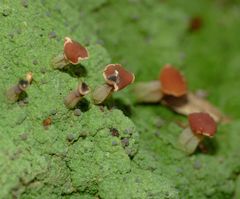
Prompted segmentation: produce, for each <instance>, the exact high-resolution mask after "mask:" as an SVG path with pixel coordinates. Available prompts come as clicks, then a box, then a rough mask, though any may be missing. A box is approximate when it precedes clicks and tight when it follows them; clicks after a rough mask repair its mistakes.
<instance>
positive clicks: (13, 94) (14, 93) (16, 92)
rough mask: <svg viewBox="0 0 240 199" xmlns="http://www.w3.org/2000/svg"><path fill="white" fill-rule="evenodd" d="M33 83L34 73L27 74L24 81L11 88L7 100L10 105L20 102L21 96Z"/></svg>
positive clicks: (7, 93)
mask: <svg viewBox="0 0 240 199" xmlns="http://www.w3.org/2000/svg"><path fill="white" fill-rule="evenodd" d="M31 83H32V73H31V72H29V73H27V75H26V77H25V78H24V79H21V80H19V82H18V83H17V84H16V85H14V86H12V87H11V88H9V89H8V90H7V92H6V96H7V100H8V102H9V103H14V102H16V101H18V100H19V98H20V96H21V94H22V93H23V92H25V91H26V90H27V88H28V86H29V85H30V84H31Z"/></svg>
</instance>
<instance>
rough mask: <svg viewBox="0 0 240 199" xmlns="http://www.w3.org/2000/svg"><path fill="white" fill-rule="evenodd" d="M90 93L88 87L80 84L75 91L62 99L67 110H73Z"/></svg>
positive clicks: (82, 83)
mask: <svg viewBox="0 0 240 199" xmlns="http://www.w3.org/2000/svg"><path fill="white" fill-rule="evenodd" d="M89 92H90V89H89V87H88V85H87V84H86V83H84V82H81V83H80V84H79V85H78V87H77V89H76V90H73V91H71V92H70V93H69V94H68V96H67V97H66V98H65V99H64V104H65V106H66V107H67V108H69V109H73V108H74V107H75V106H76V105H77V103H78V102H80V101H81V100H82V98H83V97H84V96H85V95H87V94H88V93H89Z"/></svg>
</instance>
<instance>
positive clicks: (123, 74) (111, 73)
mask: <svg viewBox="0 0 240 199" xmlns="http://www.w3.org/2000/svg"><path fill="white" fill-rule="evenodd" d="M103 76H104V79H105V80H106V82H107V84H109V85H112V86H113V87H114V91H119V90H121V89H123V88H125V87H126V86H128V85H129V84H131V83H133V82H134V80H135V76H134V74H133V73H131V72H128V71H127V70H126V69H125V68H123V67H122V65H121V64H109V65H107V66H106V68H105V70H104V72H103Z"/></svg>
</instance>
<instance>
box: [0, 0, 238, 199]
mask: <svg viewBox="0 0 240 199" xmlns="http://www.w3.org/2000/svg"><path fill="white" fill-rule="evenodd" d="M239 9H240V8H239V4H237V3H234V4H233V3H228V2H225V4H224V2H223V1H215V2H214V3H209V2H208V1H206V2H205V1H203V2H201V3H197V6H196V5H195V4H194V3H189V4H187V5H183V4H182V3H180V2H178V1H177V0H171V1H169V2H168V3H166V2H165V1H163V2H161V1H157V0H141V1H140V0H139V1H138V0H131V1H130V0H129V1H127V0H124V1H113V0H101V1H99V0H91V1H84V0H71V1H64V0H60V1H57V0H51V1H46V0H36V1H33V0H28V1H27V0H21V1H11V0H1V1H0V25H1V31H0V39H1V45H0V63H1V72H0V79H1V84H0V90H1V92H0V104H1V107H0V108H1V111H0V118H1V119H0V185H1V190H0V198H24V199H25V198H26V199H27V198H51V199H52V198H89V199H90V198H104V199H112V198H122V199H125V198H156V199H158V198H176V199H177V198H196V199H199V198H216V199H221V198H224V199H226V198H232V197H235V198H239V193H240V191H239V190H240V186H239V173H240V161H239V159H240V157H239V139H240V135H239V133H238V130H239V128H240V121H239V119H236V118H238V117H239V116H240V114H239V103H238V101H239V94H238V93H237V92H236V91H237V89H238V88H239V86H240V83H239V81H238V73H237V72H238V70H239V63H240V59H239V56H238V53H237V52H238V50H239V45H238V42H237V41H236V40H237V38H238V35H239V31H240V29H239V24H240V21H239V18H240V17H239V12H238V11H239ZM223 11H224V12H223ZM194 14H197V15H202V17H203V28H202V30H200V31H199V32H197V33H196V34H195V33H189V32H188V31H187V30H188V21H189V18H190V17H191V16H192V15H194ZM220 30H222V31H220ZM65 36H71V37H72V38H75V39H77V40H78V41H79V42H81V43H82V44H83V45H84V46H87V48H88V50H89V53H90V55H91V59H89V60H86V61H85V62H84V67H85V68H86V69H87V70H86V71H85V72H84V73H83V72H82V71H80V72H79V71H78V70H77V69H76V70H71V71H65V70H63V71H57V70H53V69H52V68H51V66H50V60H51V59H52V58H53V57H54V56H55V55H56V54H58V53H59V52H61V51H62V43H63V38H64V37H65ZM114 62H121V63H122V64H124V65H126V66H127V68H128V69H130V70H131V71H133V72H134V73H135V75H136V77H138V78H137V79H136V81H140V80H141V81H142V80H151V79H154V78H156V76H157V75H156V74H158V71H159V69H160V68H161V66H163V65H164V64H165V63H169V62H171V63H173V64H176V65H177V66H180V67H181V69H182V70H183V71H184V73H185V74H186V76H187V79H188V81H189V83H190V84H189V85H191V89H193V90H194V89H196V88H203V89H205V90H207V91H208V92H209V93H210V94H211V95H210V100H211V101H212V102H214V103H215V104H217V105H218V106H219V107H220V108H221V109H222V110H223V111H225V112H226V113H227V114H229V115H230V116H232V117H233V121H232V123H231V124H228V125H221V126H220V127H219V130H218V132H217V136H216V138H214V140H212V141H211V142H208V143H206V146H207V147H208V149H209V151H208V153H207V154H204V153H200V152H198V153H196V154H194V155H193V156H191V157H189V156H186V155H185V154H184V153H183V152H182V151H181V150H179V149H178V148H177V143H176V142H177V137H178V136H179V134H180V132H181V131H182V129H181V128H180V127H179V126H178V125H177V123H179V121H180V122H183V123H184V122H186V119H185V118H182V117H180V116H178V115H176V114H174V113H172V112H171V111H169V110H167V109H166V108H164V107H161V106H160V105H159V106H151V105H146V106H139V105H135V104H134V96H133V95H132V91H131V88H129V89H126V90H124V91H122V92H121V93H116V95H114V97H113V99H112V101H110V104H111V105H110V107H99V106H95V105H93V104H92V103H91V99H90V97H86V101H85V105H84V106H80V107H77V108H78V110H77V111H74V110H68V109H66V108H65V106H64V104H63V99H64V97H65V96H66V95H67V94H68V93H69V92H70V91H71V90H72V89H74V88H76V86H77V84H78V82H79V81H80V80H86V81H87V82H88V84H89V86H90V87H92V88H95V87H97V86H98V85H99V84H102V83H103V79H102V74H101V73H102V70H103V69H104V67H105V66H106V65H107V64H109V63H114ZM29 71H32V72H33V74H34V82H33V83H32V85H31V86H30V87H29V88H28V92H27V98H26V99H25V100H20V101H19V102H17V103H15V104H9V103H7V102H6V97H5V91H6V89H8V88H9V86H11V85H12V84H14V83H15V82H17V81H18V80H19V78H22V77H23V76H24V75H25V74H26V73H27V72H29ZM86 106H87V109H85V108H84V107H86ZM79 110H80V111H79ZM47 118H51V123H50V125H48V126H44V125H43V121H44V120H46V119H47Z"/></svg>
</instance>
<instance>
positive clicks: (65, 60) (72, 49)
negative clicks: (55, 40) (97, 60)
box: [52, 37, 89, 69]
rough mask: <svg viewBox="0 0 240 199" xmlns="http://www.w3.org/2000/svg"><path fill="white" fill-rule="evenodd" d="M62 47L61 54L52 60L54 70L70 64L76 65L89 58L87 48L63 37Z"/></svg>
mask: <svg viewBox="0 0 240 199" xmlns="http://www.w3.org/2000/svg"><path fill="white" fill-rule="evenodd" d="M63 47H64V49H63V52H62V53H60V54H59V55H58V56H56V57H54V58H53V59H52V66H53V68H54V69H62V68H64V67H65V66H67V65H68V64H70V63H71V64H73V65H77V64H79V63H80V62H81V61H83V60H86V59H88V58H89V53H88V50H87V48H85V47H84V46H82V45H81V44H80V43H78V42H77V41H74V40H72V39H71V38H69V37H65V39H64V46H63Z"/></svg>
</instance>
